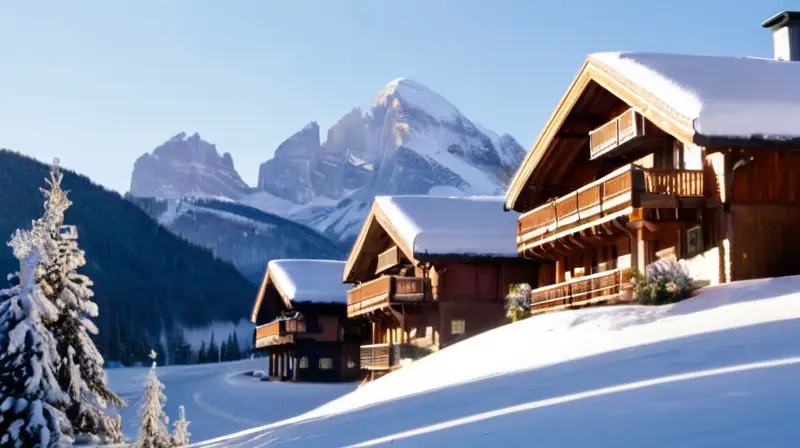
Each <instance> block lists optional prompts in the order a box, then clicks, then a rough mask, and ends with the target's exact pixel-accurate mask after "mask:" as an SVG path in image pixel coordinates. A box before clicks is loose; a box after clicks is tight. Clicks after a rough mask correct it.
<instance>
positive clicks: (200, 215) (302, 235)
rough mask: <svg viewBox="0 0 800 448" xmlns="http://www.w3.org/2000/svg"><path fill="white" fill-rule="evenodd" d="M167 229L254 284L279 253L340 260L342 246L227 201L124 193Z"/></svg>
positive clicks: (277, 257) (304, 227)
mask: <svg viewBox="0 0 800 448" xmlns="http://www.w3.org/2000/svg"><path fill="white" fill-rule="evenodd" d="M126 199H128V200H130V201H133V202H134V203H136V204H137V205H139V206H140V207H141V208H142V209H144V210H145V211H146V212H147V213H148V214H149V215H150V216H152V217H153V218H156V219H158V220H159V222H161V224H162V225H164V226H165V227H166V228H168V229H169V230H171V231H172V232H173V233H175V234H176V235H180V236H182V237H183V238H186V239H187V240H188V241H191V242H193V243H195V244H197V245H199V246H202V247H205V248H208V249H210V250H211V251H212V252H213V253H214V254H215V255H216V256H218V257H220V258H222V259H223V260H225V261H228V262H230V263H233V265H234V266H236V267H237V268H238V269H239V271H240V272H241V273H242V274H244V276H245V277H246V278H247V279H249V280H250V281H252V282H254V283H258V282H260V281H261V278H262V277H263V276H264V270H265V269H266V267H267V262H268V261H270V260H275V259H279V258H324V259H331V260H341V259H344V258H345V257H346V256H347V250H346V249H345V248H344V247H342V246H341V245H339V244H338V243H335V242H333V241H332V240H330V239H329V238H327V237H325V236H324V235H322V234H320V233H318V232H317V231H315V230H313V229H311V228H308V227H306V226H304V225H302V224H299V223H297V222H294V221H291V220H289V219H286V218H281V217H280V216H277V215H273V214H271V213H266V212H263V211H261V210H258V209H255V208H252V207H249V206H246V205H242V204H239V203H236V202H232V201H221V200H216V199H201V198H184V199H155V198H137V197H133V196H131V195H126Z"/></svg>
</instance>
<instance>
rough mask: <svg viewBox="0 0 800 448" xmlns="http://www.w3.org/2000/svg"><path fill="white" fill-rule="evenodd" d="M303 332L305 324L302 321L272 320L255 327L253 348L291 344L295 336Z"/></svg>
mask: <svg viewBox="0 0 800 448" xmlns="http://www.w3.org/2000/svg"><path fill="white" fill-rule="evenodd" d="M305 331H306V324H305V321H303V320H302V319H281V320H274V321H272V322H270V323H268V324H264V325H259V326H258V327H256V343H255V347H256V348H264V347H270V346H273V345H283V344H293V343H294V340H295V335H296V334H297V333H304V332H305Z"/></svg>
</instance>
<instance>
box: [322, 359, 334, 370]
mask: <svg viewBox="0 0 800 448" xmlns="http://www.w3.org/2000/svg"><path fill="white" fill-rule="evenodd" d="M319 368H320V369H322V370H330V369H332V368H333V358H319Z"/></svg>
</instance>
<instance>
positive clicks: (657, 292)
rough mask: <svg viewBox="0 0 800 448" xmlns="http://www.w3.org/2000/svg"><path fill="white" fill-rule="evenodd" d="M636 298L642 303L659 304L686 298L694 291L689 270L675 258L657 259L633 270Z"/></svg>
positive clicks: (632, 282) (632, 281)
mask: <svg viewBox="0 0 800 448" xmlns="http://www.w3.org/2000/svg"><path fill="white" fill-rule="evenodd" d="M631 284H632V286H633V293H634V297H635V298H636V300H637V301H638V302H639V303H641V304H644V305H661V304H664V303H673V302H678V301H681V300H683V299H687V298H689V297H691V296H692V294H693V293H694V289H695V288H694V285H693V282H692V277H691V276H690V275H689V270H688V269H687V268H686V267H685V266H684V265H683V264H682V263H680V262H679V261H677V260H658V261H655V262H654V263H651V264H650V265H648V266H647V268H646V269H645V272H644V274H642V273H641V272H639V271H634V273H633V279H632V280H631Z"/></svg>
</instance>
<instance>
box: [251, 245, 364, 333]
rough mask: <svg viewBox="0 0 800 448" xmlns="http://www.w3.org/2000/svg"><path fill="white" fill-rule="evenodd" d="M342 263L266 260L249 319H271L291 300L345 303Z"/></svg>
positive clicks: (287, 306)
mask: <svg viewBox="0 0 800 448" xmlns="http://www.w3.org/2000/svg"><path fill="white" fill-rule="evenodd" d="M344 265H345V263H344V262H343V261H336V260H272V261H270V262H269V263H268V264H267V269H266V271H265V273H264V278H263V280H262V281H261V287H260V288H259V290H258V295H257V296H256V300H255V304H254V305H253V310H252V312H251V314H250V321H251V322H253V323H258V321H264V320H265V319H267V320H273V319H275V318H276V317H277V316H278V315H279V314H280V312H281V311H284V310H291V309H293V308H294V307H293V305H292V303H293V302H312V303H341V304H343V305H344V304H346V303H347V289H348V288H349V287H348V285H345V284H343V283H342V281H341V278H342V270H343V269H344ZM271 291H273V292H274V293H272V294H270V292H271ZM262 307H267V308H269V309H268V310H262ZM259 316H260V317H259Z"/></svg>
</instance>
